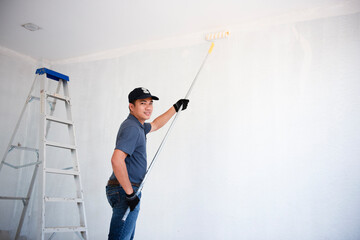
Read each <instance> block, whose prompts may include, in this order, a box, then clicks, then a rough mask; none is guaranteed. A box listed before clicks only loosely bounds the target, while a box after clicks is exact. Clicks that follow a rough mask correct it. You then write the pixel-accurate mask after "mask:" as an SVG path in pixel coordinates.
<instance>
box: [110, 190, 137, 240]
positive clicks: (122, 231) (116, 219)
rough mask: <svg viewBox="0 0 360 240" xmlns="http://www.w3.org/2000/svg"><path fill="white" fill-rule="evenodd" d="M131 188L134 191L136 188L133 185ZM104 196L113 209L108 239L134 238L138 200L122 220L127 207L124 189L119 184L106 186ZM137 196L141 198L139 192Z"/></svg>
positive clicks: (122, 239)
mask: <svg viewBox="0 0 360 240" xmlns="http://www.w3.org/2000/svg"><path fill="white" fill-rule="evenodd" d="M133 189H134V191H135V192H136V191H137V190H138V188H137V187H135V186H133ZM106 196H107V199H108V201H109V203H110V205H111V207H112V210H113V213H112V217H111V223H110V231H109V238H108V239H109V240H132V239H134V235H135V226H136V220H137V217H138V215H139V211H140V202H139V204H138V205H137V206H136V208H135V209H134V210H133V211H131V212H130V214H129V215H128V217H127V219H126V221H125V222H123V221H122V218H123V216H124V214H125V212H126V209H127V208H128V205H127V204H126V194H125V191H124V189H122V187H120V186H106ZM139 198H141V193H140V194H139Z"/></svg>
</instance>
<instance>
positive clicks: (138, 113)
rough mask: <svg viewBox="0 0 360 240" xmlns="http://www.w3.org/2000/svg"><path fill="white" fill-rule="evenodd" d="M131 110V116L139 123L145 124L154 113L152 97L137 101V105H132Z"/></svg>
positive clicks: (130, 105)
mask: <svg viewBox="0 0 360 240" xmlns="http://www.w3.org/2000/svg"><path fill="white" fill-rule="evenodd" d="M129 108H130V111H131V114H132V115H134V116H135V117H136V118H137V120H139V122H141V123H142V124H144V122H145V120H148V119H149V118H150V117H151V113H152V111H153V100H152V98H151V97H149V98H145V99H137V100H136V101H135V105H134V104H132V103H130V104H129Z"/></svg>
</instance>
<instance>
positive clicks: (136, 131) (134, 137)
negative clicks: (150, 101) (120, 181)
mask: <svg viewBox="0 0 360 240" xmlns="http://www.w3.org/2000/svg"><path fill="white" fill-rule="evenodd" d="M150 130H151V124H150V123H144V125H143V124H141V123H140V122H139V120H137V119H136V117H134V116H133V115H131V114H129V116H128V117H127V119H126V120H125V121H124V122H123V123H122V124H121V126H120V129H119V131H118V134H117V138H116V146H115V149H119V150H121V151H123V152H125V153H127V154H128V156H127V157H126V158H125V163H126V168H127V171H128V175H129V180H130V182H132V183H141V181H142V180H143V179H144V176H145V173H146V168H147V158H146V134H148V133H149V132H150ZM115 178H116V177H115V174H114V173H113V174H112V175H111V177H110V179H115Z"/></svg>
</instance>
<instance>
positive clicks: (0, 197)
mask: <svg viewBox="0 0 360 240" xmlns="http://www.w3.org/2000/svg"><path fill="white" fill-rule="evenodd" d="M0 199H4V200H23V201H25V200H29V198H27V197H6V196H0Z"/></svg>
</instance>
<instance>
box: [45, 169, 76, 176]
mask: <svg viewBox="0 0 360 240" xmlns="http://www.w3.org/2000/svg"><path fill="white" fill-rule="evenodd" d="M45 172H46V173H54V174H63V175H74V176H78V175H80V172H79V171H74V170H62V169H56V168H45Z"/></svg>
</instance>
